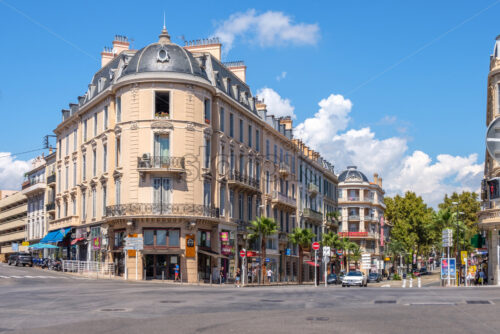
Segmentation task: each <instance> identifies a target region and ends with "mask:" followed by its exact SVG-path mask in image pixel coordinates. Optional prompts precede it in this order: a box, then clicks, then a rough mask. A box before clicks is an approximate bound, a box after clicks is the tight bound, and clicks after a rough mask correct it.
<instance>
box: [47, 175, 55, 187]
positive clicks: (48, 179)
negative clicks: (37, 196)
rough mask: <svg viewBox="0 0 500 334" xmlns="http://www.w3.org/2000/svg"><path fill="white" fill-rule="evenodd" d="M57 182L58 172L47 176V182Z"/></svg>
mask: <svg viewBox="0 0 500 334" xmlns="http://www.w3.org/2000/svg"><path fill="white" fill-rule="evenodd" d="M53 183H56V174H52V175H49V176H47V184H49V185H50V184H53Z"/></svg>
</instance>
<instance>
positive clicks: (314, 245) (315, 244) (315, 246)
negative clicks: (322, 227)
mask: <svg viewBox="0 0 500 334" xmlns="http://www.w3.org/2000/svg"><path fill="white" fill-rule="evenodd" d="M312 249H314V250H318V249H319V242H313V243H312Z"/></svg>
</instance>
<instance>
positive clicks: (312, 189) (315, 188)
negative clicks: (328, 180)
mask: <svg viewBox="0 0 500 334" xmlns="http://www.w3.org/2000/svg"><path fill="white" fill-rule="evenodd" d="M307 190H308V191H309V193H310V194H311V196H316V194H318V193H319V187H318V186H317V185H315V184H314V183H309V185H308V186H307Z"/></svg>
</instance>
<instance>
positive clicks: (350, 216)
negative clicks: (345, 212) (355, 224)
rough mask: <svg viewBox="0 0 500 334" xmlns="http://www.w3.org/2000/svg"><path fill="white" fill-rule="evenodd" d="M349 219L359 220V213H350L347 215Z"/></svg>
mask: <svg viewBox="0 0 500 334" xmlns="http://www.w3.org/2000/svg"><path fill="white" fill-rule="evenodd" d="M347 220H359V215H349V216H347Z"/></svg>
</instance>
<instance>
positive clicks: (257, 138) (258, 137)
mask: <svg viewBox="0 0 500 334" xmlns="http://www.w3.org/2000/svg"><path fill="white" fill-rule="evenodd" d="M255 149H256V150H257V152H260V131H259V130H255Z"/></svg>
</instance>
